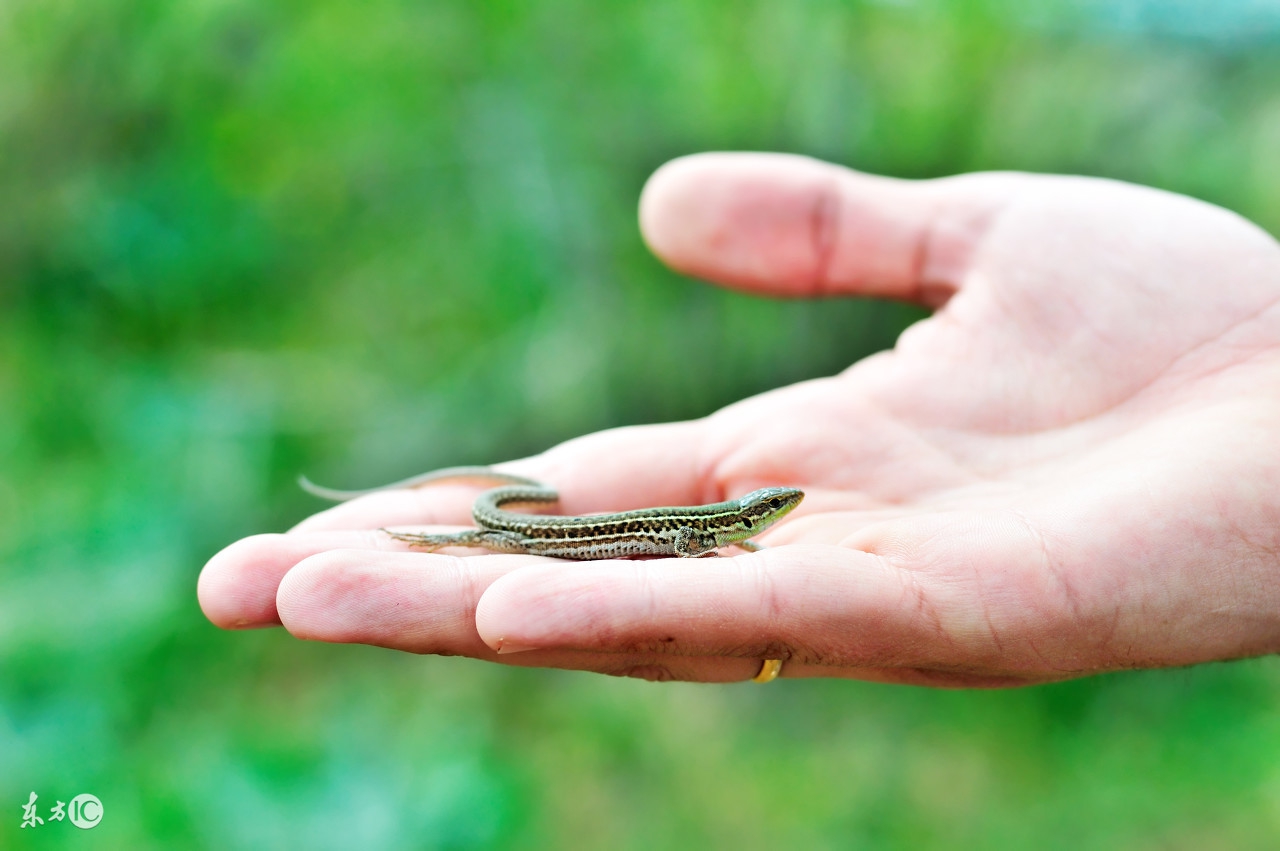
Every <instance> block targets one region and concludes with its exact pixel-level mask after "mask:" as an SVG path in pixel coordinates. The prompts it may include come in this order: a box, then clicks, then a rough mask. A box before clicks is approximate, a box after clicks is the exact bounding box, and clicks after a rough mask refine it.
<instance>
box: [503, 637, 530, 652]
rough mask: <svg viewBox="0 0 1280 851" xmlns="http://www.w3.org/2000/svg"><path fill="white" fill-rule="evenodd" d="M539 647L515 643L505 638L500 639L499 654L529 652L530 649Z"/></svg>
mask: <svg viewBox="0 0 1280 851" xmlns="http://www.w3.org/2000/svg"><path fill="white" fill-rule="evenodd" d="M537 649H538V648H537V647H526V646H525V645H523V644H514V643H512V642H510V641H507V640H506V639H505V638H499V639H498V655H499V656H505V655H506V654H508V653H528V652H529V651H530V650H537Z"/></svg>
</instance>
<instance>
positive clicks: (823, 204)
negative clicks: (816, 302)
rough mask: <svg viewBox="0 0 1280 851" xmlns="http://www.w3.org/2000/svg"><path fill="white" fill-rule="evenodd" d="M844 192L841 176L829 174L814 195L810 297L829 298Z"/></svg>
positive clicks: (810, 229)
mask: <svg viewBox="0 0 1280 851" xmlns="http://www.w3.org/2000/svg"><path fill="white" fill-rule="evenodd" d="M843 203H844V193H843V192H841V191H840V177H839V175H838V174H833V175H831V176H830V177H829V178H828V179H827V180H825V181H823V184H822V188H821V189H819V190H818V191H817V192H816V193H815V194H814V199H813V204H812V205H811V207H810V209H809V244H810V245H811V246H812V248H813V257H814V266H813V274H812V277H811V279H810V282H809V285H808V290H809V293H808V294H809V295H831V294H832V289H833V287H832V282H831V258H832V256H833V255H834V253H835V248H836V234H837V233H838V232H839V227H840V221H841V219H842V218H843V217H842V215H841V212H842V210H841V208H842V205H843Z"/></svg>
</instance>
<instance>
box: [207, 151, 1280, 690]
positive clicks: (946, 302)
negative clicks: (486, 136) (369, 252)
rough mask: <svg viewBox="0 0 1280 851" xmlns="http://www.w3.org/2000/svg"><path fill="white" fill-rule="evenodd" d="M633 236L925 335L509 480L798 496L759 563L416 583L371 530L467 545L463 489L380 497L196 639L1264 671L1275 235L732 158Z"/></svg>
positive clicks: (954, 665) (605, 437)
mask: <svg viewBox="0 0 1280 851" xmlns="http://www.w3.org/2000/svg"><path fill="white" fill-rule="evenodd" d="M641 219H642V225H643V227H644V231H645V235H646V237H647V239H648V240H649V242H650V244H651V245H652V246H653V248H654V250H655V251H656V252H657V253H658V254H659V255H660V256H662V257H663V258H664V259H665V260H667V261H668V262H669V263H671V264H672V265H673V266H675V267H676V268H679V269H681V270H683V271H687V272H690V273H692V274H696V275H700V276H703V277H707V278H709V279H712V280H717V281H720V282H723V283H726V284H729V285H732V286H737V287H740V288H744V289H750V290H755V291H761V292H769V293H774V294H781V295H788V296H798V297H808V296H831V295H860V294H861V295H879V296H887V297H891V298H899V299H910V300H914V301H917V302H920V303H923V304H926V305H928V306H931V307H936V308H938V310H937V312H936V313H935V314H934V315H933V316H932V317H931V318H930V319H928V320H925V321H923V322H921V323H918V324H917V325H915V326H913V327H912V328H910V329H909V330H908V331H907V332H906V333H905V334H904V335H903V336H902V338H901V339H900V340H899V342H898V345H897V346H896V347H895V349H894V350H893V351H892V352H885V353H882V354H879V355H876V356H874V357H872V358H869V359H867V360H864V361H862V362H860V363H858V364H855V365H854V366H852V367H851V368H850V369H848V370H847V371H846V372H844V373H843V374H842V375H839V376H835V377H832V378H828V379H821V380H818V381H812V382H806V383H803V384H799V385H795V386H792V387H788V388H784V389H781V390H777V391H774V392H771V393H767V394H764V395H762V396H758V397H755V398H752V399H748V400H745V401H743V402H740V403H738V404H736V405H733V406H730V407H729V408H726V409H724V410H721V411H719V412H717V413H715V414H713V415H711V416H709V417H707V418H704V419H702V420H697V421H693V422H687V423H675V424H668V425H661V426H648V427H638V428H628V429H619V430H614V431H610V432H604V433H600V434H596V435H590V436H587V437H584V438H580V439H578V440H575V441H571V442H569V443H567V444H564V445H562V446H559V447H556V448H555V449H552V450H550V451H549V452H547V453H544V454H543V455H540V456H537V457H535V458H529V459H524V460H523V461H519V462H513V463H512V464H508V465H502V468H503V469H504V470H509V471H512V472H516V473H520V474H522V475H528V476H532V477H534V478H538V479H542V480H545V481H547V482H549V483H550V484H552V485H554V486H556V487H557V488H558V489H559V490H560V491H561V493H562V496H563V499H562V506H563V508H564V510H565V511H567V512H570V513H587V512H591V511H608V510H616V509H623V508H635V507H645V506H650V505H659V504H668V505H669V504H692V503H698V502H708V501H715V500H719V499H723V498H726V497H729V496H736V495H740V494H742V493H745V492H746V491H749V490H751V489H753V488H756V487H760V486H764V485H770V484H785V485H796V486H800V487H802V488H804V489H805V491H806V493H807V494H808V496H807V497H806V500H805V503H804V504H803V505H802V506H801V508H800V509H798V510H797V511H796V513H795V514H794V515H792V518H793V519H789V520H788V522H785V523H783V524H782V525H780V526H779V527H777V528H775V529H774V530H771V531H770V532H769V533H767V534H765V535H764V536H762V538H761V541H762V543H764V544H766V545H767V546H768V547H769V549H767V550H764V551H762V552H758V553H750V554H747V553H744V554H741V555H737V554H735V555H734V556H733V557H731V558H721V559H699V560H697V561H685V560H679V559H660V560H649V561H612V562H589V563H576V562H560V561H555V560H551V559H544V558H537V557H532V556H511V555H505V556H500V555H461V556H451V555H444V554H427V553H413V552H407V551H404V550H403V548H402V547H400V546H399V545H397V544H394V542H392V541H390V540H389V539H387V538H386V537H385V536H384V535H381V534H380V533H377V532H375V531H373V530H374V529H376V528H377V527H379V526H385V525H391V524H412V525H421V524H467V523H468V522H469V521H468V519H467V514H468V508H469V505H470V502H471V499H472V498H473V497H474V494H475V490H474V489H466V488H462V487H455V486H442V487H436V488H428V489H423V490H418V491H388V492H384V493H379V494H374V495H371V496H368V497H364V498H361V499H358V500H354V501H352V502H350V503H346V504H343V505H341V506H337V507H335V508H333V509H330V510H329V511H326V512H324V513H322V514H319V515H316V516H315V517H312V518H310V519H309V520H308V521H306V522H304V523H303V524H301V525H300V526H299V527H298V528H297V529H295V530H294V531H292V532H290V533H288V534H286V535H262V536H256V537H254V538H249V539H246V540H244V541H240V542H238V543H236V544H234V545H232V546H231V547H229V548H228V549H226V550H224V551H223V552H222V553H220V554H219V555H218V556H216V557H215V558H214V559H213V560H212V561H211V562H210V564H209V565H208V567H207V568H206V569H205V572H204V574H203V575H202V577H201V585H200V595H201V603H202V605H203V606H204V608H205V611H206V613H207V614H208V615H209V617H210V618H211V619H212V620H213V621H214V622H215V623H218V624H220V625H223V626H228V627H233V626H260V625H269V624H276V623H283V624H284V625H285V626H286V627H287V628H288V629H290V630H291V631H292V632H294V633H295V634H297V635H299V636H301V637H307V638H316V639H321V640H329V641H356V642H366V643H374V644H381V645H385V646H390V647H397V648H401V649H405V650H411V651H415V652H436V653H449V654H466V655H472V656H477V657H481V658H491V659H501V660H503V661H509V662H512V663H517V664H525V665H547V666H557V667H573V668H582V669H587V670H597V671H601V672H605V673H613V674H626V675H633V676H645V677H650V678H657V679H663V678H678V679H700V680H735V679H743V678H746V677H749V676H751V675H752V674H753V673H754V672H755V670H756V669H757V668H758V666H759V660H760V659H761V658H781V659H785V660H787V662H786V666H785V668H784V676H854V677H862V678H868V679H882V680H889V681H897V682H917V683H926V684H939V685H965V684H970V685H984V684H989V685H1002V684H1017V683H1025V682H1039V681H1044V680H1052V679H1061V678H1064V677H1071V676H1079V675H1082V674H1087V673H1093V672H1097V671H1102V670H1110V669H1118V668H1128V667H1151V666H1162V665H1175V664H1186V663H1192V662H1198V661H1206V660H1210V659H1225V658H1234V657H1239V656H1244V655H1251V654H1258V653H1265V652H1272V651H1274V650H1276V649H1280V591H1278V590H1277V587H1278V585H1280V584H1278V583H1277V582H1276V581H1275V579H1276V577H1277V576H1280V486H1278V485H1277V483H1278V482H1280V440H1278V439H1277V436H1280V246H1278V245H1277V244H1276V242H1275V241H1274V240H1272V239H1271V238H1270V237H1269V236H1267V235H1266V234H1265V233H1264V232H1262V231H1261V230H1259V229H1258V228H1256V227H1254V226H1252V225H1250V224H1249V223H1248V222H1246V221H1244V220H1242V219H1240V218H1239V217H1237V216H1235V215H1233V214H1231V213H1228V212H1226V211H1224V210H1221V209H1219V208H1216V207H1212V206H1210V205H1207V204H1203V203H1200V202H1196V201H1193V200H1190V199H1187V198H1183V197H1180V196H1176V195H1170V194H1167V193H1162V192H1157V191H1154V190H1149V189H1143V188H1139V187H1134V186H1129V185H1125V184H1119V183H1113V182H1107V181H1099V180H1089V179H1082V178H1064V177H1045V176H1030V175H1019V174H977V175H968V176H964V177H958V178H950V179H945V180H937V181H926V182H914V183H913V182H904V181H893V180H887V179H884V178H874V177H869V176H866V175H861V174H856V173H853V172H849V171H847V170H843V169H839V168H837V167H834V166H830V165H825V164H822V163H818V162H814V161H812V160H807V159H802V158H798V157H785V156H776V155H750V154H740V155H729V154H709V155H702V156H697V157H690V158H686V159H683V160H678V161H676V162H674V163H672V164H669V165H668V166H666V167H664V168H663V169H662V170H660V171H659V172H658V173H657V174H656V175H655V176H654V177H653V179H652V180H651V181H650V184H649V186H648V187H647V189H646V192H645V197H644V200H643V203H642V209H641ZM513 651H522V652H513ZM499 654H501V655H499Z"/></svg>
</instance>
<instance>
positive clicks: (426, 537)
mask: <svg viewBox="0 0 1280 851" xmlns="http://www.w3.org/2000/svg"><path fill="white" fill-rule="evenodd" d="M379 531H381V532H385V533H386V534H387V535H389V536H391V537H392V538H394V539H396V540H397V541H403V542H404V543H406V544H408V545H409V546H410V547H413V548H414V549H419V550H426V551H427V552H431V551H432V550H438V549H440V548H441V547H484V548H485V549H487V550H493V551H494V552H499V553H527V552H528V551H529V548H528V545H527V544H526V543H525V539H524V538H523V537H521V536H520V535H516V534H514V533H512V532H499V531H495V530H493V529H467V530H465V531H462V532H439V533H434V534H433V533H430V532H393V531H392V530H390V529H380V530H379Z"/></svg>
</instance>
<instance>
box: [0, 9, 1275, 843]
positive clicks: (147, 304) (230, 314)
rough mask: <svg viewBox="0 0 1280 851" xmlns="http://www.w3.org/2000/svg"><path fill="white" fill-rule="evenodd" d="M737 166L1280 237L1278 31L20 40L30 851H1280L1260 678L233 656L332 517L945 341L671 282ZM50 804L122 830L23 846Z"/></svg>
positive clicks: (8, 152)
mask: <svg viewBox="0 0 1280 851" xmlns="http://www.w3.org/2000/svg"><path fill="white" fill-rule="evenodd" d="M708 149H759V150H778V151H792V152H799V153H806V154H810V155H814V156H818V157H823V158H827V159H830V160H833V161H837V162H842V163H847V164H850V165H853V166H856V167H858V168H862V169H865V170H869V171H874V172H881V173H886V174H892V175H897V176H903V177H928V176H936V175H944V174H952V173H956V172H963V171H970V170H978V169H1029V170H1037V171H1065V172H1079V173H1086V174H1095V175H1105V176H1111V177H1116V178H1121V179H1126V180H1132V181H1137V182H1141V183H1146V184H1151V185H1155V186H1160V187H1164V188H1167V189H1171V190H1174V191H1179V192H1186V193H1189V194H1192V195H1195V196H1198V197H1201V198H1205V199H1207V200H1210V201H1213V202H1216V203H1220V204H1223V205H1225V206H1227V207H1230V208H1232V209H1234V210H1237V211H1239V212H1241V213H1243V214H1244V215H1246V216H1248V217H1250V218H1252V219H1254V220H1256V221H1258V222H1259V223H1261V224H1262V225H1263V226H1264V227H1266V228H1268V229H1269V230H1270V231H1271V232H1272V233H1277V232H1280V5H1278V4H1275V3H1265V2H1247V0H1239V2H1219V3H1208V2H1205V3H1191V2H1173V3H1170V2H1164V3H1160V2H1154V0H1152V2H1139V0H1126V2H1118V3H1116V2H1111V3H1108V2H1103V0H1096V2H1071V3H1067V2H1062V3H1052V2H1039V3H1033V4H1025V3H1021V4H1020V3H1014V2H1011V0H1010V2H994V1H993V0H987V2H981V0H971V1H966V0H933V2H924V0H920V2H908V0H901V2H876V3H873V2H848V3H834V2H817V1H816V0H815V2H791V3H783V2H735V3H729V2H723V3H711V2H701V3H697V2H687V1H686V2H682V1H681V0H653V2H647V3H636V4H621V3H618V4H604V3H592V2H588V1H587V0H578V2H573V1H572V0H564V2H561V1H560V0H555V1H554V2H543V3H537V4H535V3H531V2H525V3H521V2H502V3H499V2H485V3H468V2H398V1H397V0H365V2H358V3H357V2H345V3H338V2H329V3H317V4H308V3H300V2H289V0H283V2H276V3H262V2H257V0H164V2H160V0H136V2H130V3H122V2H114V0H76V2H71V0H9V1H8V2H6V3H4V4H2V5H0V458H2V459H3V464H2V465H0V813H2V814H3V815H2V817H0V847H3V848H8V847H31V848H88V847H121V848H123V847H128V848H135V849H147V848H168V847H191V848H200V847H204V848H230V849H239V848H259V847H290V846H292V847H307V848H314V849H329V848H335V849H336V848H347V847H352V846H355V847H364V848H376V849H382V848H388V849H402V848H403V849H410V848H470V847H510V846H515V847H530V848H532V847H556V846H559V847H567V846H580V845H586V846H594V847H610V848H648V847H654V846H661V847H688V848H695V847H706V846H708V845H710V846H728V845H729V844H730V843H732V845H733V846H735V847H742V848H772V847H780V846H782V845H783V844H792V845H795V846H797V847H803V848H823V847H867V848H880V847H883V848H916V847H928V846H970V847H1002V846H1004V847H1028V846H1031V845H1036V846H1038V847H1044V848H1064V849H1066V848H1071V849H1077V848H1093V847H1124V848H1152V849H1156V848H1160V849H1169V848H1188V849H1190V848H1197V849H1199V848H1205V847H1214V848H1228V847H1229V848H1250V847H1257V848H1265V847H1275V845H1276V843H1277V842H1280V665H1278V664H1277V663H1276V661H1275V660H1271V659H1265V660H1256V661H1251V662H1245V663H1238V664H1228V665H1213V666H1205V667H1200V668H1195V669H1190V670H1176V671H1160V672H1148V673H1136V674H1125V675H1117V676H1108V677H1100V678H1094V679H1090V680H1085V681H1080V682H1072V683H1065V684H1060V685H1054V686H1049V687H1041V688H1033V689H1025V690H1019V691H1011V692H935V691H925V690H919V689H910V688H898V687H887V686H877V685H866V684H860V683H850V682H839V681H833V682H785V683H782V684H775V685H773V686H770V687H768V688H761V687H758V686H751V685H745V686H732V687H705V686H697V685H683V684H681V685H660V686H658V685H652V684H648V683H643V682H632V681H615V680H610V679H607V678H603V677H597V676H592V675H587V674H574V673H562V672H550V671H526V670H507V669H504V668H500V667H496V666H490V665H483V664H479V663H474V662H470V661H467V660H460V659H442V658H417V657H411V656H407V655H402V654H397V653H393V652H389V651H383V650H378V649H374V648H365V647H341V646H324V645H315V644H305V643H302V642H299V641H296V640H294V639H292V638H291V637H289V636H288V635H287V634H285V633H284V632H283V631H280V630H267V631H258V632H251V633H223V632H220V631H218V630H217V629H215V628H214V627H212V626H211V625H209V624H208V623H207V622H206V621H205V620H204V618H203V617H202V615H201V613H200V610H199V608H198V606H197V604H196V598H195V579H196V576H197V573H198V571H199V569H200V567H201V566H202V565H203V563H204V561H205V560H206V559H207V558H208V557H209V556H210V555H212V554H213V553H214V552H216V551H217V550H218V549H219V548H221V547H222V546H224V545H225V544H227V543H229V542H231V541H232V540H234V539H236V538H239V537H241V536H244V535H249V534H252V533H255V532H260V531H270V530H279V529H283V528H285V527H287V526H288V525H290V524H292V523H293V522H296V521H297V520H299V519H300V518H302V517H303V516H305V515H306V514H308V513H309V512H311V511H313V510H316V509H317V508H318V507H319V505H318V503H317V502H316V501H314V500H312V499H311V498H309V497H307V496H305V495H304V494H302V493H301V492H300V491H299V490H298V488H297V487H296V485H295V483H294V481H295V477H296V476H297V475H298V474H299V473H300V472H306V473H308V474H310V475H312V476H313V477H314V478H316V479H317V480H319V481H323V482H326V483H332V484H336V485H343V486H359V485H369V484H375V483H379V482H382V481H386V480H391V479H394V478H397V477H400V476H403V475H405V474H409V473H412V472H417V471H420V470H424V469H429V468H432V467H435V466H442V465H449V464H457V463H472V462H488V461H495V460H501V459H504V458H508V457H512V456H516V455H520V454H523V453H528V452H533V451H537V450H540V449H543V448H545V447H547V446H549V445H552V444H553V443H555V442H557V441H559V440H563V439H565V438H568V437H571V436H574V435H577V434H581V433H584V432H588V431H592V430H595V429H600V428H604V427H607V426H611V425H617V424H623V423H636V422H652V421H661V420H669V419H674V418H684V417H691V416H697V415H701V414H704V413H707V412H709V411H712V410H714V409H715V408H717V407H719V406H721V405H723V404H725V403H727V402H730V401H732V400H735V399H738V398H741V397H742V396H744V395H746V394H750V393H754V392H757V391H760V390H763V389H766V388H769V387H774V386H777V385H781V384H785V383H788V382H792V381H795V380H798V379H801V378H805V377H810V376H815V375H823V374H828V373H831V372H833V371H836V370H838V369H840V368H842V367H844V366H846V365H847V364H849V363H850V362H852V361H853V360H855V359H857V358H859V357H862V356H863V355H865V354H867V353H869V352H872V351H875V350H877V349H880V348H884V347H887V346H889V345H892V342H893V340H894V337H895V336H896V334H897V333H898V331H900V330H901V328H902V327H904V326H905V324H907V323H908V322H910V321H913V320H914V319H916V318H918V317H919V315H920V314H918V313H917V312H915V311H914V310H912V309H910V308H906V307H902V306H898V305H891V304H882V303H866V302H857V303H855V302H838V303H824V304H820V305H818V304H804V303H780V302H772V301H768V300H763V299H754V298H748V297H744V296H740V295H736V294H732V293H727V292H724V291H720V290H717V289H714V288H711V287H706V286H703V285H701V284H698V283H695V282H691V281H689V280H686V279H682V278H681V277H679V276H677V275H675V274H672V273H671V272H669V271H667V270H665V269H664V268H663V267H662V266H661V265H660V264H658V263H657V262H656V261H655V260H653V259H652V258H651V257H650V256H649V255H648V254H647V252H646V250H645V249H644V247H643V245H642V243H641V241H640V238H639V235H638V233H637V229H636V224H635V207H636V201H637V197H638V193H639V191H640V189H641V187H642V185H643V183H644V180H645V178H646V176H647V175H649V174H650V173H651V172H652V171H653V169H655V168H656V167H657V166H659V165H660V164H661V163H663V162H664V161H666V160H667V159H669V158H671V157H674V156H678V155H681V154H685V153H690V152H695V151H702V150H708ZM1134 321H1135V324H1137V323H1140V322H1141V319H1140V318H1138V317H1135V320H1134ZM31 791H35V792H37V793H38V794H39V795H40V801H39V804H40V812H41V815H42V816H47V815H48V808H49V806H51V805H52V803H53V801H54V799H61V800H64V801H65V800H69V798H70V797H71V796H72V795H75V794H77V793H80V792H92V793H94V794H96V795H98V796H99V797H100V798H101V799H102V800H103V803H104V807H105V810H106V815H105V818H104V820H103V823H102V824H101V825H100V826H99V827H98V828H96V829H95V830H93V831H90V832H84V831H78V830H76V829H75V828H73V827H72V826H70V825H69V824H68V823H66V822H62V823H46V824H45V825H44V826H42V827H39V828H36V829H26V830H21V829H20V828H19V824H20V821H21V809H22V805H23V804H24V803H26V801H27V798H28V795H29V793H30V792H31Z"/></svg>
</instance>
